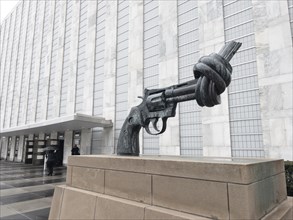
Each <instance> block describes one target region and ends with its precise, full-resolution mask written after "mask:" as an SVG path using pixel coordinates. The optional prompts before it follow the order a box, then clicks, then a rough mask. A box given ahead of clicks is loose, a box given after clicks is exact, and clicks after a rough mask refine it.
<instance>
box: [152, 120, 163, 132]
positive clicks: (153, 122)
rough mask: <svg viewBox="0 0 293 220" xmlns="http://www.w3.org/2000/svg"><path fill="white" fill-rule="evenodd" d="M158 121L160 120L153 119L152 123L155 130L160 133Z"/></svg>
mask: <svg viewBox="0 0 293 220" xmlns="http://www.w3.org/2000/svg"><path fill="white" fill-rule="evenodd" d="M158 121H159V119H158V118H154V119H151V122H152V124H153V127H154V129H155V130H156V131H158V132H160V131H161V130H159V129H158V127H157V124H158Z"/></svg>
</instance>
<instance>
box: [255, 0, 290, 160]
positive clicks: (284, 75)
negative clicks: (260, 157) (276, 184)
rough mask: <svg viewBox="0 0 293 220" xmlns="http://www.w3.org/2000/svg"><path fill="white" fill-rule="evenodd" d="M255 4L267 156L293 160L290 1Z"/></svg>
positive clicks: (256, 39)
mask: <svg viewBox="0 0 293 220" xmlns="http://www.w3.org/2000/svg"><path fill="white" fill-rule="evenodd" d="M252 5H253V14H254V29H255V42H256V56H257V72H258V82H259V89H260V107H261V118H262V128H263V143H264V150H265V157H268V158H283V159H285V160H292V157H293V152H292V72H293V71H292V59H293V57H292V52H293V51H292V39H291V32H290V31H291V30H290V22H289V14H288V13H289V11H288V4H287V1H262V0H253V1H252ZM264 24H266V25H264Z"/></svg>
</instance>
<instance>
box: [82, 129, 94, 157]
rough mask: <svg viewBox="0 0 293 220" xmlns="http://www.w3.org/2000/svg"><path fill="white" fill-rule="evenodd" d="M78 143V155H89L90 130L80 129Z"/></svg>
mask: <svg viewBox="0 0 293 220" xmlns="http://www.w3.org/2000/svg"><path fill="white" fill-rule="evenodd" d="M80 141H81V142H80V154H82V155H85V154H86V155H87V154H91V145H92V129H90V128H88V129H82V130H81V137H80Z"/></svg>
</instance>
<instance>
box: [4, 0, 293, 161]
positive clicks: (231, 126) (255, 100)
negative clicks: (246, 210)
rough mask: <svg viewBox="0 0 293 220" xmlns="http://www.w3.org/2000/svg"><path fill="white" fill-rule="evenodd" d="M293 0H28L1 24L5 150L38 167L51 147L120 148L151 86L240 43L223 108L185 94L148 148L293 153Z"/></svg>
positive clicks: (179, 78) (183, 77)
mask: <svg viewBox="0 0 293 220" xmlns="http://www.w3.org/2000/svg"><path fill="white" fill-rule="evenodd" d="M292 21H293V1H292V0H288V1H263V0H246V1H241V0H221V1H219V0H210V1H200V0H192V1H183V0H178V1H174V0H170V1H165V0H164V1H156V0H154V1H149V0H136V1H131V0H123V1H122V0H117V1H86V0H76V1H69V0H68V1H61V0H55V1H20V2H19V4H18V5H17V6H16V7H15V9H14V10H12V12H11V14H9V15H8V16H7V17H6V19H5V20H4V21H3V22H2V24H1V51H0V53H1V91H0V92H1V94H0V95H1V97H0V98H1V99H0V101H1V123H0V126H1V141H0V144H1V145H0V146H1V158H4V159H7V160H10V161H18V162H20V161H22V162H26V163H33V164H39V163H42V162H43V159H44V158H43V154H42V151H43V148H44V147H45V146H49V145H53V146H56V148H59V149H60V152H62V153H61V154H60V157H62V158H63V160H62V163H64V164H66V163H67V156H68V155H70V150H71V147H72V145H73V144H77V145H79V147H80V149H81V154H115V153H116V146H117V140H118V136H119V132H120V130H121V127H122V124H123V122H124V120H125V118H126V117H127V115H128V112H129V110H130V108H131V107H133V106H135V105H138V104H139V103H140V99H138V98H137V96H141V95H142V94H143V90H144V89H145V88H149V89H154V88H162V87H166V86H170V85H174V84H178V83H182V82H185V81H188V80H191V79H193V78H194V76H193V71H192V69H193V65H194V64H195V63H196V62H197V61H198V59H199V58H200V57H201V56H203V55H208V54H210V53H213V52H218V51H219V50H220V48H221V47H222V46H223V45H224V44H225V43H227V42H229V41H231V40H235V41H239V42H242V47H241V48H240V50H239V51H238V53H237V54H236V55H235V56H234V58H233V59H232V61H231V65H232V66H233V74H232V82H231V84H230V86H229V88H228V89H227V90H226V91H225V92H224V93H223V94H222V95H221V98H222V103H221V105H218V106H215V107H213V108H206V107H204V108H201V107H199V106H198V105H197V103H196V101H189V102H185V103H180V104H179V106H178V107H177V112H176V117H174V118H170V119H169V120H168V127H167V130H166V132H165V133H163V134H162V135H159V136H152V135H149V134H147V133H146V132H145V131H141V134H140V147H141V149H140V152H141V154H148V155H149V154H152V155H182V156H194V157H202V156H216V157H264V158H283V159H285V160H292V157H293V155H292V151H293V150H292V40H293V22H292Z"/></svg>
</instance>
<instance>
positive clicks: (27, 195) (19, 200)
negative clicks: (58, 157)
mask: <svg viewBox="0 0 293 220" xmlns="http://www.w3.org/2000/svg"><path fill="white" fill-rule="evenodd" d="M46 173H47V171H44V167H43V166H33V165H28V164H22V163H16V162H7V161H3V160H1V161H0V197H1V199H0V219H3V220H4V219H13V220H18V219H19V220H27V219H34V220H41V219H48V216H49V212H50V207H51V201H52V196H53V193H54V187H55V186H56V185H60V184H64V182H65V178H66V167H55V169H54V174H53V176H47V175H46Z"/></svg>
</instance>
